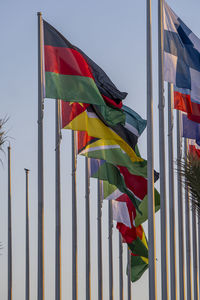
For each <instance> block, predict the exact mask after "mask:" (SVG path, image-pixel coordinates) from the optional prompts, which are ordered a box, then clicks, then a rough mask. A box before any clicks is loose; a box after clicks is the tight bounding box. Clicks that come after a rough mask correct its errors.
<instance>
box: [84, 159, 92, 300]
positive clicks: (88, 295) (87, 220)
mask: <svg viewBox="0 0 200 300" xmlns="http://www.w3.org/2000/svg"><path fill="white" fill-rule="evenodd" d="M89 163H90V160H89V158H88V157H86V158H85V231H86V235H85V239H86V240H85V245H86V300H90V298H91V292H90V179H89V171H88V169H89Z"/></svg>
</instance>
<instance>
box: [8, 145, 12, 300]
mask: <svg viewBox="0 0 200 300" xmlns="http://www.w3.org/2000/svg"><path fill="white" fill-rule="evenodd" d="M10 152H11V148H10V146H9V147H8V300H12V204H11V154H10Z"/></svg>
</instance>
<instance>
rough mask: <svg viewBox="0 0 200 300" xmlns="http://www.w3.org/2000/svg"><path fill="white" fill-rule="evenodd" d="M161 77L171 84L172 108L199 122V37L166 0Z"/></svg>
mask: <svg viewBox="0 0 200 300" xmlns="http://www.w3.org/2000/svg"><path fill="white" fill-rule="evenodd" d="M164 80H165V81H167V82H170V83H173V84H174V90H175V92H174V108H176V109H179V110H182V111H185V112H187V114H188V117H189V119H191V120H193V121H196V122H200V40H199V38H198V37H197V36H195V34H194V33H193V32H192V31H191V30H190V29H189V28H188V27H187V26H186V25H185V24H184V23H183V21H182V20H181V19H180V18H179V17H178V16H177V15H176V14H175V13H174V12H173V10H172V9H171V8H170V7H169V6H168V4H167V3H166V2H165V1H164Z"/></svg>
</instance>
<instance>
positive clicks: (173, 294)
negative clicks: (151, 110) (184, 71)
mask: <svg viewBox="0 0 200 300" xmlns="http://www.w3.org/2000/svg"><path fill="white" fill-rule="evenodd" d="M172 95H173V86H172V84H170V83H168V149H169V226H170V285H171V300H176V299H177V287H176V238H175V213H174V210H175V206H174V163H173V161H174V148H173V128H174V119H173V109H172V105H173V96H172Z"/></svg>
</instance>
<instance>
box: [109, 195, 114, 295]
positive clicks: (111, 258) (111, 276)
mask: <svg viewBox="0 0 200 300" xmlns="http://www.w3.org/2000/svg"><path fill="white" fill-rule="evenodd" d="M112 229H113V216H112V201H108V250H109V300H113V248H112Z"/></svg>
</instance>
